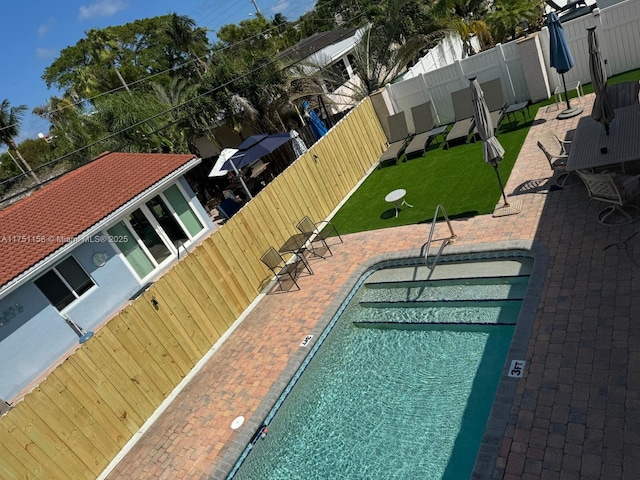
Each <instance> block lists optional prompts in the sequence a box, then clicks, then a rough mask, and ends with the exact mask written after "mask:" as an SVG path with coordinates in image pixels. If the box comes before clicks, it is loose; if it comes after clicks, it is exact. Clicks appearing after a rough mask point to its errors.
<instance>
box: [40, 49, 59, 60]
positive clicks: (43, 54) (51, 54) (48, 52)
mask: <svg viewBox="0 0 640 480" xmlns="http://www.w3.org/2000/svg"><path fill="white" fill-rule="evenodd" d="M56 55H58V50H56V49H55V48H36V57H37V58H38V60H52V59H54V58H56Z"/></svg>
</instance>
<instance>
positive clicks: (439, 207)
mask: <svg viewBox="0 0 640 480" xmlns="http://www.w3.org/2000/svg"><path fill="white" fill-rule="evenodd" d="M439 210H442V214H443V215H444V219H445V220H446V221H447V225H448V226H449V231H450V232H451V236H450V237H449V238H447V239H445V240H444V242H442V245H440V248H439V249H438V254H437V255H436V258H435V260H434V261H433V263H432V264H431V265H429V250H430V249H431V240H433V232H434V230H435V228H436V220H437V219H438V211H439ZM456 238H458V236H457V235H456V234H455V233H453V227H452V226H451V222H450V221H449V215H447V210H446V209H445V208H444V205H442V204H441V203H439V204H438V205H437V206H436V211H435V213H434V214H433V221H432V222H431V231H430V232H429V240H427V246H426V249H425V253H424V263H425V264H426V266H427V268H429V270H433V269H434V268H435V267H436V263H438V259H439V258H440V255H441V254H442V251H443V250H444V247H446V246H447V245H451V244H452V243H453V240H454V239H456Z"/></svg>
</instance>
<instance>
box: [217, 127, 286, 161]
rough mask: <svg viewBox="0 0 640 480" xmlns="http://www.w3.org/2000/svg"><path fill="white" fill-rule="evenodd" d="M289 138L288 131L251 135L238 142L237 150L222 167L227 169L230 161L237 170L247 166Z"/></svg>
mask: <svg viewBox="0 0 640 480" xmlns="http://www.w3.org/2000/svg"><path fill="white" fill-rule="evenodd" d="M290 140H291V135H290V134H289V132H285V133H276V134H275V135H267V134H265V133H262V134H259V135H252V136H250V137H249V138H247V139H246V140H244V141H243V142H242V143H241V144H240V146H239V147H238V152H237V153H236V154H235V155H234V156H233V157H231V158H230V159H229V160H228V161H227V163H225V164H224V165H223V168H224V169H225V170H229V169H230V167H231V163H233V164H234V165H235V166H236V168H237V169H238V170H239V169H241V168H244V167H247V166H249V165H251V164H252V163H254V162H255V161H257V160H259V159H261V158H262V157H264V156H265V155H268V154H270V153H271V152H273V151H274V150H276V149H277V148H279V147H281V146H282V145H284V144H285V143H287V142H288V141H290Z"/></svg>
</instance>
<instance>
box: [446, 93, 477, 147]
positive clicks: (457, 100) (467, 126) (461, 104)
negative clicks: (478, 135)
mask: <svg viewBox="0 0 640 480" xmlns="http://www.w3.org/2000/svg"><path fill="white" fill-rule="evenodd" d="M451 101H452V102H453V114H454V116H455V123H454V124H453V127H451V130H449V133H448V134H447V137H446V138H445V143H446V146H447V148H449V147H450V146H451V143H452V142H456V141H459V140H463V141H464V142H466V141H467V137H468V136H469V134H470V133H471V131H472V130H473V127H474V126H475V122H474V120H473V103H472V99H471V89H470V88H469V87H467V88H463V89H462V90H458V91H456V92H451Z"/></svg>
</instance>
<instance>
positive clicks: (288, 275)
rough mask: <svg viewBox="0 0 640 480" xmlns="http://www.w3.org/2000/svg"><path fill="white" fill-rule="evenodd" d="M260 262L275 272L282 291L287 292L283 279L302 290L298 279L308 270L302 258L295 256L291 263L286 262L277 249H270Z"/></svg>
mask: <svg viewBox="0 0 640 480" xmlns="http://www.w3.org/2000/svg"><path fill="white" fill-rule="evenodd" d="M260 261H261V262H262V263H264V264H265V265H266V266H267V267H269V270H271V271H272V272H273V274H274V275H275V277H276V280H277V281H278V285H279V286H280V290H281V291H286V290H285V288H284V284H283V278H284V279H289V280H290V281H291V282H292V283H293V285H295V286H296V288H297V289H298V290H300V285H298V281H297V279H298V276H299V275H300V272H302V271H303V270H305V269H306V266H305V263H304V262H303V260H302V258H300V257H298V256H297V255H293V256H292V257H291V259H290V260H289V262H285V260H284V258H283V257H282V255H280V254H279V253H278V251H277V250H276V249H275V248H273V247H269V248H268V249H267V251H266V252H264V253H263V254H262V257H260Z"/></svg>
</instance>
